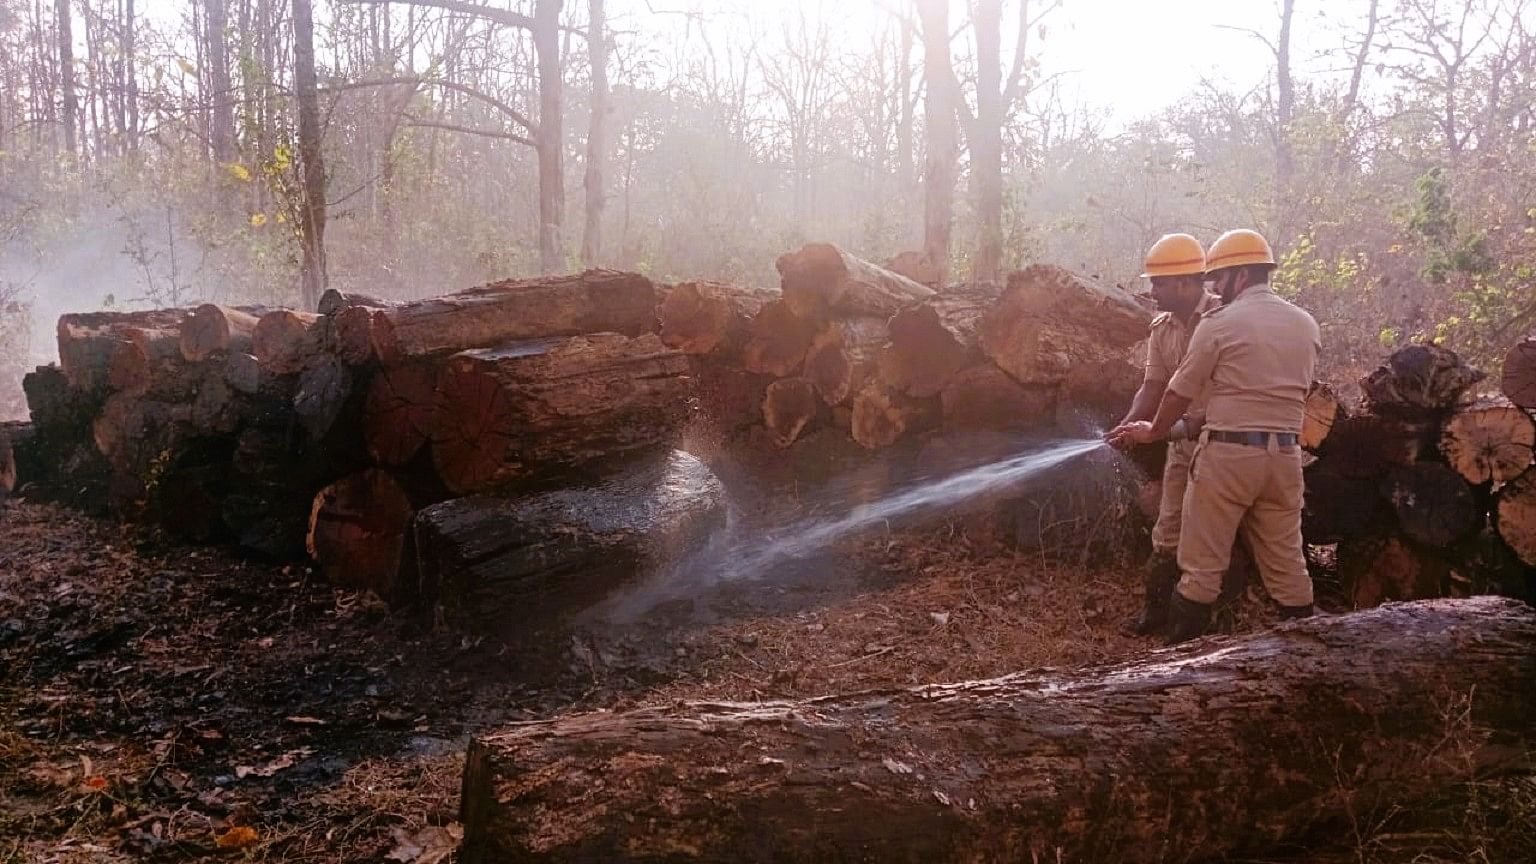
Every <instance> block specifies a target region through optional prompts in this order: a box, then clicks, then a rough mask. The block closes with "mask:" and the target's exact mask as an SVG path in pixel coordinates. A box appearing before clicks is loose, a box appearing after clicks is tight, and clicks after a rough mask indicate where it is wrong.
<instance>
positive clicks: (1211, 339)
mask: <svg viewBox="0 0 1536 864" xmlns="http://www.w3.org/2000/svg"><path fill="white" fill-rule="evenodd" d="M1218 329H1219V328H1218V327H1216V326H1213V325H1212V320H1211V319H1209V318H1207V319H1203V320H1201V322H1200V323H1199V324H1197V325H1196V326H1195V332H1194V334H1193V335H1192V336H1191V337H1190V340H1189V351H1188V352H1187V353H1185V355H1184V361H1183V362H1182V363H1180V364H1179V368H1178V369H1177V370H1176V371H1175V372H1174V373H1173V377H1172V378H1171V379H1169V381H1168V389H1169V390H1172V391H1173V392H1175V393H1177V394H1179V395H1180V396H1183V397H1184V398H1185V399H1196V398H1199V396H1200V394H1201V393H1203V392H1205V387H1206V385H1207V384H1209V383H1210V380H1211V374H1212V373H1213V372H1215V371H1216V359H1217V355H1218V353H1219V351H1220V348H1219V346H1218V345H1217V335H1216V331H1217V330H1218Z"/></svg>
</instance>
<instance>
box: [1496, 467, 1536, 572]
mask: <svg viewBox="0 0 1536 864" xmlns="http://www.w3.org/2000/svg"><path fill="white" fill-rule="evenodd" d="M1494 521H1495V522H1496V523H1497V525H1498V529H1499V536H1500V537H1503V538H1504V542H1506V543H1508V544H1509V548H1511V549H1513V550H1515V554H1516V555H1519V556H1520V560H1521V561H1524V562H1525V563H1526V566H1528V567H1536V466H1533V467H1531V468H1527V469H1525V473H1524V474H1521V475H1520V476H1519V477H1516V478H1515V479H1513V480H1511V481H1510V482H1509V483H1508V484H1507V485H1506V486H1505V487H1504V488H1502V489H1500V490H1499V494H1498V509H1497V510H1496V511H1495V519H1494Z"/></svg>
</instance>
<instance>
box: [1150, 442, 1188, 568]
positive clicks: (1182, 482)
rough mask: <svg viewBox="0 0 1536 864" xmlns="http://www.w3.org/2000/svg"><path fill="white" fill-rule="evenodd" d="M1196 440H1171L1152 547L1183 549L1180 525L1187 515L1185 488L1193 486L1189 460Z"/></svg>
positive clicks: (1160, 549) (1168, 551)
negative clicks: (1190, 481)
mask: <svg viewBox="0 0 1536 864" xmlns="http://www.w3.org/2000/svg"><path fill="white" fill-rule="evenodd" d="M1195 446H1196V445H1195V442H1194V441H1169V442H1168V461H1167V462H1165V463H1163V498H1162V500H1161V501H1159V502H1158V507H1157V524H1155V525H1153V526H1152V548H1153V549H1154V550H1156V551H1158V552H1167V553H1169V554H1172V553H1173V552H1174V551H1176V550H1177V549H1178V548H1179V525H1180V524H1182V522H1183V519H1182V518H1181V517H1182V516H1183V514H1184V489H1185V488H1186V487H1188V486H1189V463H1190V461H1191V460H1192V459H1193V458H1194V455H1195Z"/></svg>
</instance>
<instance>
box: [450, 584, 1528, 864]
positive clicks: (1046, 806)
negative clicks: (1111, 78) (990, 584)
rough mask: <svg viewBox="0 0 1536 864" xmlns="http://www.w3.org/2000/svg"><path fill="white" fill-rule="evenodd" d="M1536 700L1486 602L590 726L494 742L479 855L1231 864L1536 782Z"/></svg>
mask: <svg viewBox="0 0 1536 864" xmlns="http://www.w3.org/2000/svg"><path fill="white" fill-rule="evenodd" d="M1533 688H1536V610H1532V609H1531V608H1530V607H1528V606H1525V605H1523V604H1521V603H1518V602H1515V601H1511V600H1507V599H1502V598H1475V599H1470V600H1440V601H1429V602H1425V603H1415V604H1404V605H1395V606H1389V607H1384V608H1380V609H1374V610H1371V611H1368V612H1362V613H1357V614H1352V615H1345V616H1340V617H1332V618H1314V619H1311V620H1308V621H1303V622H1297V623H1294V624H1290V625H1285V626H1282V627H1280V628H1277V629H1274V630H1269V631H1263V632H1259V633H1255V634H1253V635H1250V636H1246V637H1242V638H1223V639H1220V640H1201V641H1198V642H1194V643H1191V644H1190V645H1187V646H1182V647H1180V648H1175V649H1169V650H1165V651H1159V652H1154V653H1152V654H1151V655H1149V656H1146V657H1142V658H1138V659H1136V660H1133V661H1129V662H1126V663H1122V664H1118V665H1109V666H1101V667H1096V668H1090V669H1086V670H1082V671H1079V672H1074V673H1067V674H1062V673H1044V674H1038V673H1028V674H1020V675H1013V676H1008V677H1004V678H999V679H994V680H990V681H977V682H969V683H961V684H950V685H935V686H928V687H916V688H911V689H892V690H879V691H869V692H864V693H859V694H854V695H850V696H844V697H827V698H821V699H814V700H808V701H804V702H767V703H758V704H739V703H728V704H717V703H683V704H673V705H666V706H660V707H654V708H644V709H640V710H635V711H629V712H625V713H618V714H615V713H598V714H583V715H577V716H572V717H566V718H563V719H558V720H553V721H548V722H543V723H537V724H529V725H526V726H523V727H521V728H518V729H515V730H512V731H509V732H505V733H501V734H496V735H488V736H484V737H481V738H478V739H476V740H475V741H474V742H473V744H472V745H471V747H470V751H469V755H468V759H467V764H466V766H465V772H464V784H463V792H464V794H463V804H462V808H463V809H462V817H461V818H462V821H463V823H464V831H465V836H464V846H463V850H462V853H463V856H464V860H465V861H466V862H468V864H479V862H492V861H510V860H516V861H662V860H668V861H682V860H687V861H709V862H769V861H906V862H919V861H920V862H974V861H1031V860H1039V861H1119V862H1125V864H1139V862H1149V864H1150V862H1164V861H1189V860H1204V859H1219V858H1222V857H1224V856H1226V855H1228V854H1231V853H1237V852H1241V851H1244V850H1257V849H1263V848H1265V847H1268V846H1270V845H1272V844H1274V843H1276V842H1279V841H1283V840H1292V839H1303V838H1306V837H1307V836H1308V835H1309V834H1310V833H1312V832H1314V831H1319V830H1336V828H1337V827H1338V825H1344V826H1347V825H1348V824H1349V823H1350V820H1359V819H1362V818H1371V817H1375V816H1379V815H1381V814H1385V813H1386V812H1388V811H1389V810H1390V809H1391V808H1394V807H1398V806H1403V805H1407V804H1411V803H1412V802H1413V801H1415V800H1417V799H1421V798H1428V797H1431V796H1433V795H1435V794H1436V793H1438V792H1441V791H1443V790H1444V789H1446V788H1447V787H1448V786H1449V785H1451V784H1455V783H1460V782H1463V781H1466V780H1470V779H1473V778H1475V777H1479V776H1484V775H1488V774H1493V773H1496V772H1499V771H1501V770H1509V769H1515V768H1519V767H1522V766H1523V765H1525V764H1526V760H1527V758H1528V754H1529V753H1530V752H1531V749H1530V748H1531V747H1533V746H1536V727H1532V726H1531V724H1530V722H1529V719H1530V704H1531V701H1530V700H1531V697H1530V693H1531V692H1532V689H1533ZM1448 716H1450V717H1453V718H1457V719H1455V720H1453V721H1449V722H1453V723H1457V724H1461V725H1458V726H1456V727H1455V728H1448V726H1447V723H1448V720H1447V717H1448ZM1388 720H1389V721H1390V722H1387V721H1388ZM1448 740H1450V741H1456V742H1460V743H1461V744H1462V745H1463V746H1462V749H1459V750H1458V751H1457V752H1456V754H1455V757H1454V758H1443V757H1444V756H1445V754H1444V753H1443V748H1444V747H1445V745H1446V742H1447V741H1448Z"/></svg>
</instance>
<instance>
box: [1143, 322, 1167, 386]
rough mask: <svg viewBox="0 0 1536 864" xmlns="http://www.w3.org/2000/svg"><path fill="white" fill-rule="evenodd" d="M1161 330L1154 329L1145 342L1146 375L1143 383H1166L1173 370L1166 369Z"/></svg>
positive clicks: (1165, 354)
mask: <svg viewBox="0 0 1536 864" xmlns="http://www.w3.org/2000/svg"><path fill="white" fill-rule="evenodd" d="M1162 332H1163V331H1162V330H1161V329H1160V328H1159V329H1154V330H1153V331H1152V336H1151V338H1149V339H1148V340H1147V362H1146V374H1145V375H1144V376H1143V377H1142V380H1143V381H1156V382H1157V383H1159V384H1166V383H1168V378H1169V376H1171V375H1172V374H1173V370H1172V369H1169V368H1168V363H1167V361H1166V357H1167V354H1168V352H1166V351H1164V350H1162V348H1163V346H1162V344H1161V342H1162V339H1163V337H1162Z"/></svg>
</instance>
